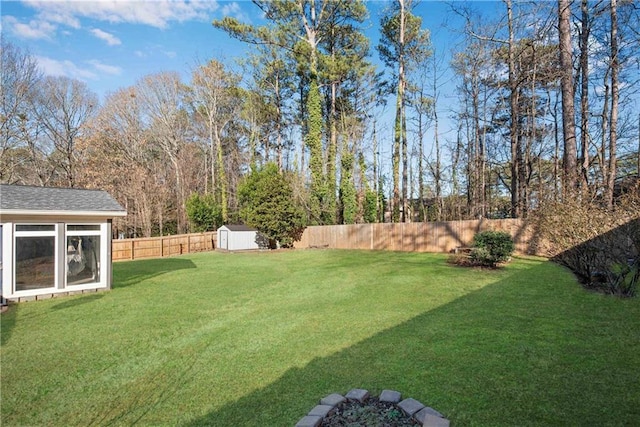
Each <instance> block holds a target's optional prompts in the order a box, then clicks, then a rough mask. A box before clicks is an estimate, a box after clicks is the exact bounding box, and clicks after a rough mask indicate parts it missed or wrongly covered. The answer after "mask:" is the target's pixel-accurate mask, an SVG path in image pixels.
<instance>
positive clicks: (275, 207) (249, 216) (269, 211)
mask: <svg viewBox="0 0 640 427" xmlns="http://www.w3.org/2000/svg"><path fill="white" fill-rule="evenodd" d="M238 200H239V205H240V218H242V220H243V221H244V222H245V224H247V225H249V226H251V227H255V228H257V229H258V230H259V231H260V232H261V233H262V234H263V235H264V236H265V237H266V238H267V239H269V244H270V246H271V247H272V248H275V247H276V245H277V244H278V243H279V244H280V246H281V247H291V246H293V242H295V241H296V240H298V239H299V238H300V236H301V235H302V231H303V230H304V226H305V224H304V214H303V211H302V209H301V208H300V207H299V206H297V205H296V204H295V202H294V197H293V186H292V180H291V176H290V175H288V174H286V173H282V172H280V171H279V170H278V166H277V165H276V164H275V163H267V164H266V165H265V166H264V167H263V168H260V169H254V170H252V171H251V173H249V175H247V176H246V177H245V178H244V180H243V181H242V182H241V183H240V185H239V186H238Z"/></svg>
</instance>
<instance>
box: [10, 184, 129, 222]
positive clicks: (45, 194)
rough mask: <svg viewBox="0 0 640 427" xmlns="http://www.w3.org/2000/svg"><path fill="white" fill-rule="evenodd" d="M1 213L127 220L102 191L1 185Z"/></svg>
mask: <svg viewBox="0 0 640 427" xmlns="http://www.w3.org/2000/svg"><path fill="white" fill-rule="evenodd" d="M0 213H3V214H9V213H11V214H47V215H53V214H56V213H60V214H65V215H69V214H76V213H77V214H104V215H105V216H125V215H126V214H127V211H126V210H125V209H124V208H123V207H122V206H120V204H119V203H118V202H117V201H116V200H115V199H114V198H113V197H111V195H110V194H109V193H107V192H106V191H102V190H84V189H78V188H52V187H34V186H26V185H8V184H0Z"/></svg>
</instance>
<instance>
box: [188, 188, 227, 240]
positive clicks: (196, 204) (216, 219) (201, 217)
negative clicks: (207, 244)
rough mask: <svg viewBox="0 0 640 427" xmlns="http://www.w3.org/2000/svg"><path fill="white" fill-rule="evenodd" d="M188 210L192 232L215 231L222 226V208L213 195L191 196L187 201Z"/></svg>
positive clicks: (194, 194)
mask: <svg viewBox="0 0 640 427" xmlns="http://www.w3.org/2000/svg"><path fill="white" fill-rule="evenodd" d="M186 208H187V216H188V217H189V222H190V223H191V230H192V231H195V232H197V233H202V232H204V231H214V230H217V229H218V227H220V226H221V225H222V208H221V207H220V205H219V204H217V203H216V201H215V199H214V197H213V195H211V194H205V195H203V196H201V195H199V194H198V193H193V194H191V196H189V198H188V199H187V202H186Z"/></svg>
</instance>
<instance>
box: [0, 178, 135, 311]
mask: <svg viewBox="0 0 640 427" xmlns="http://www.w3.org/2000/svg"><path fill="white" fill-rule="evenodd" d="M126 214H127V212H126V211H125V210H124V209H123V208H122V206H120V205H119V204H118V202H116V201H115V200H114V199H113V198H112V197H111V195H109V193H107V192H105V191H100V190H81V189H76V188H47V187H31V186H22V185H6V184H2V185H0V288H1V289H2V298H3V299H7V300H13V301H24V300H27V301H28V300H34V299H41V298H51V297H53V296H60V295H68V294H76V293H83V292H95V291H96V290H102V289H109V288H111V232H112V231H111V221H112V219H113V218H114V217H120V216H125V215H126Z"/></svg>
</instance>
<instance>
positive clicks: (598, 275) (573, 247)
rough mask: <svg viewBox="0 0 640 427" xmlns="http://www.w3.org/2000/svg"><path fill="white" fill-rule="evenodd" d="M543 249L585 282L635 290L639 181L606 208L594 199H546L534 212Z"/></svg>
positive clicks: (624, 292)
mask: <svg viewBox="0 0 640 427" xmlns="http://www.w3.org/2000/svg"><path fill="white" fill-rule="evenodd" d="M534 223H535V228H536V231H537V233H536V234H538V235H539V238H540V240H541V241H542V242H543V247H544V249H545V251H544V253H545V255H547V256H549V257H550V258H551V259H553V260H554V261H556V262H558V263H560V264H562V265H565V266H566V267H568V268H570V269H571V270H572V271H573V272H574V273H575V274H576V276H578V278H579V279H580V281H581V282H582V283H583V284H584V286H585V287H587V288H589V289H593V290H596V291H599V292H604V293H608V294H613V295H619V296H626V297H629V296H634V295H635V294H636V293H637V290H638V287H639V286H640V272H639V270H640V187H636V188H631V189H630V190H629V191H628V192H627V193H626V194H623V195H622V196H620V197H619V198H618V199H617V200H616V204H615V206H614V207H613V209H607V208H606V207H605V206H603V205H602V203H601V202H600V201H598V200H595V201H593V200H586V201H583V200H579V199H577V198H576V199H573V200H571V199H565V200H563V201H562V203H546V204H544V205H543V206H542V207H541V209H539V210H538V211H537V212H536V213H535V216H534Z"/></svg>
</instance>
